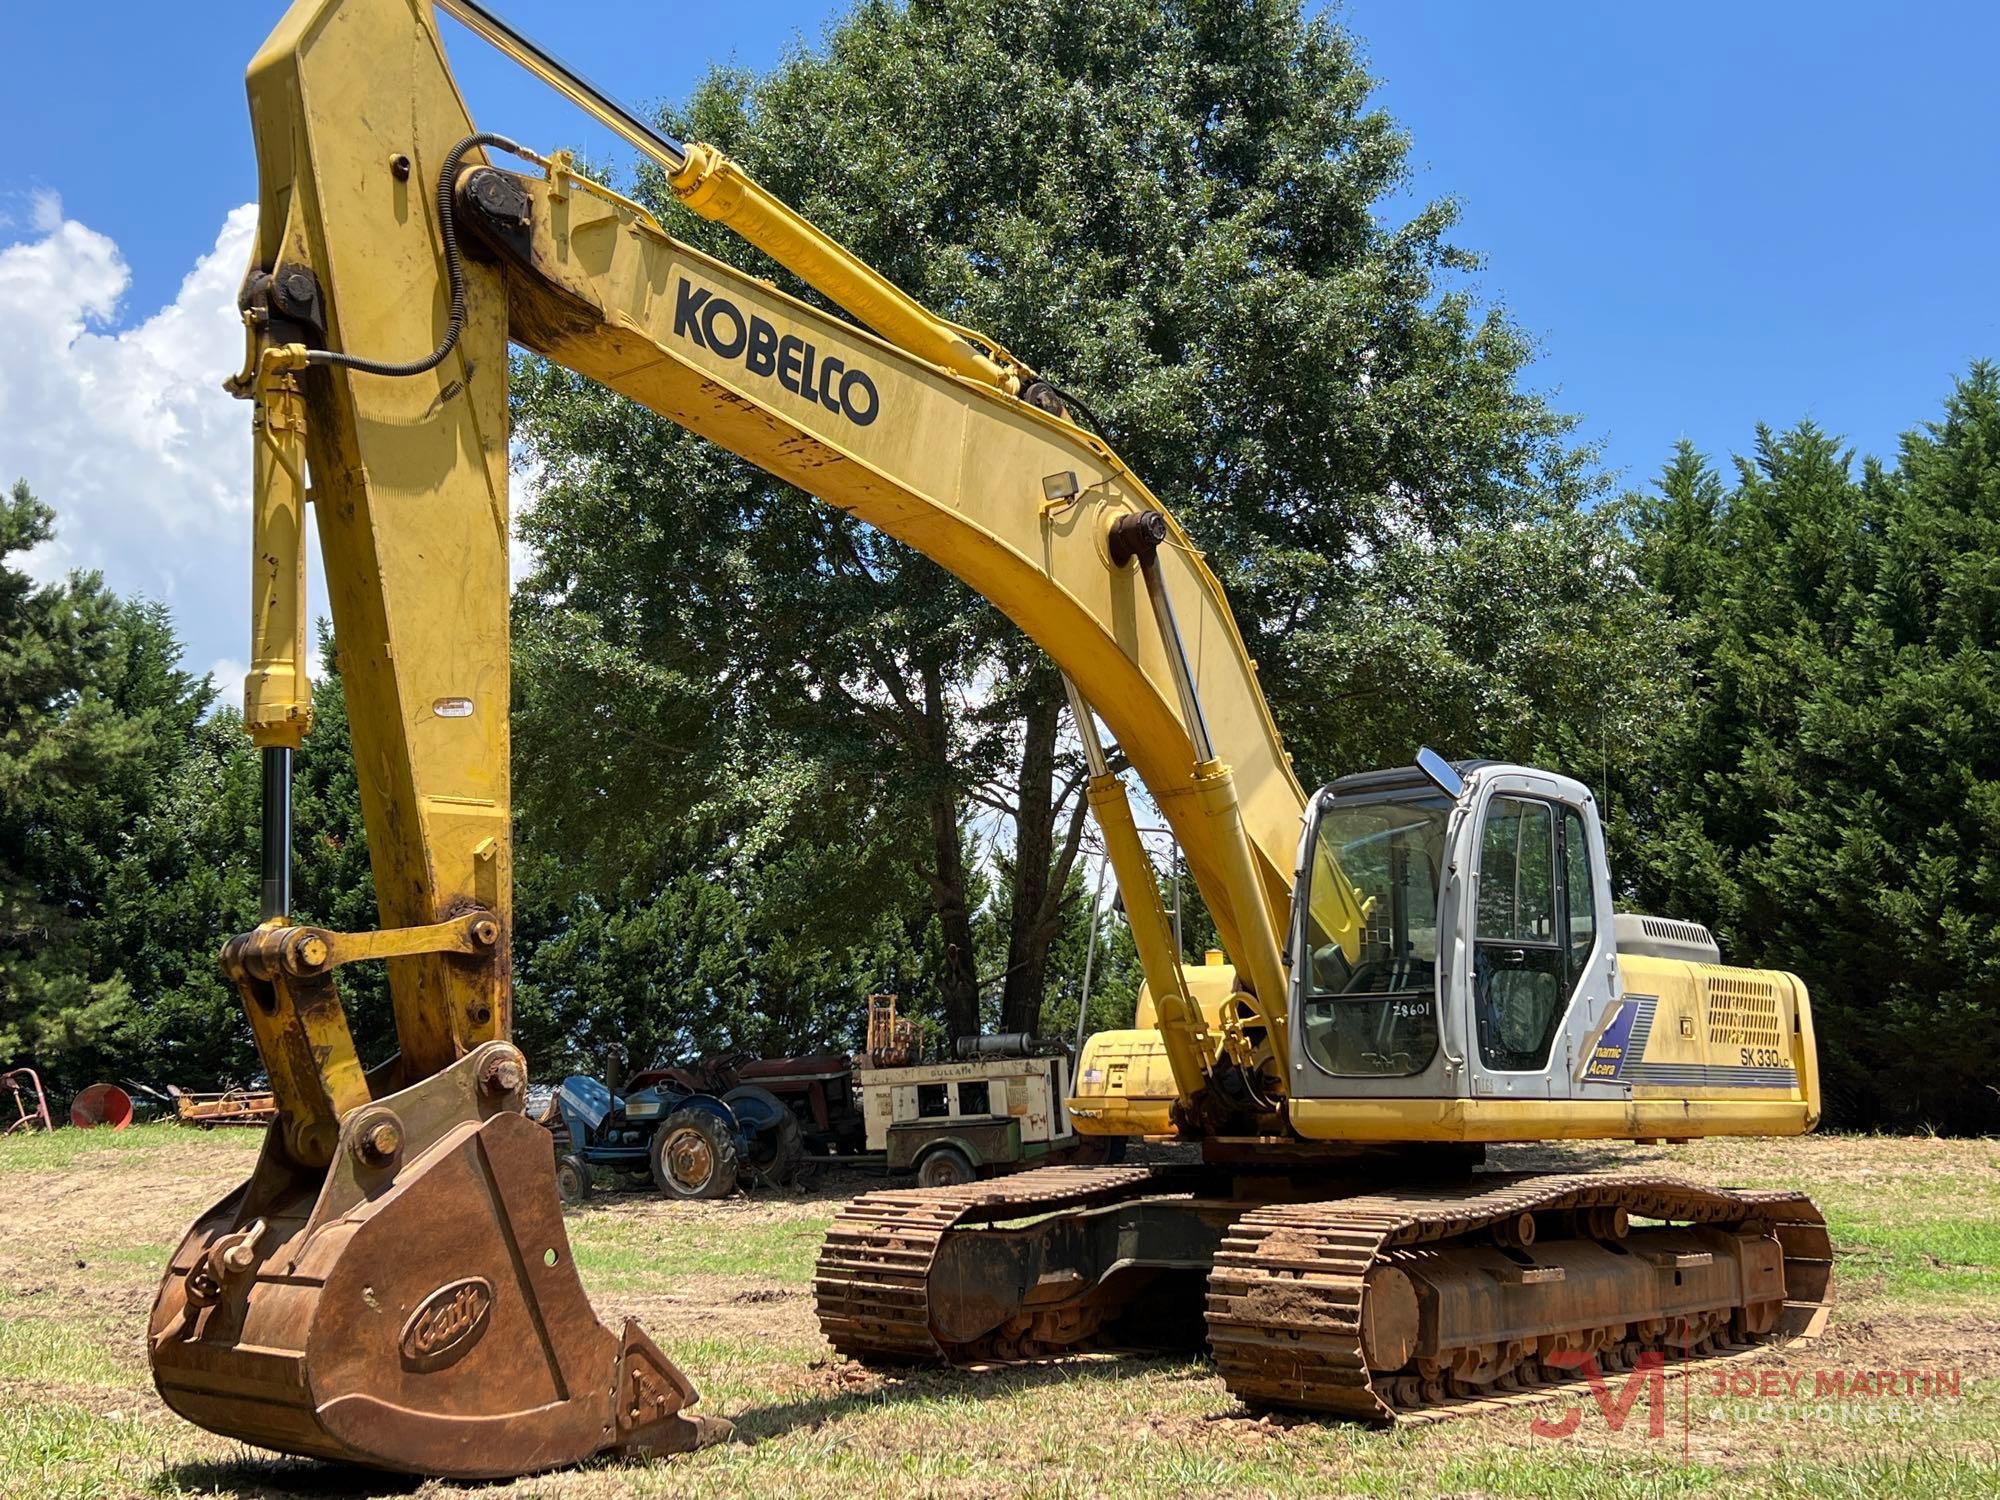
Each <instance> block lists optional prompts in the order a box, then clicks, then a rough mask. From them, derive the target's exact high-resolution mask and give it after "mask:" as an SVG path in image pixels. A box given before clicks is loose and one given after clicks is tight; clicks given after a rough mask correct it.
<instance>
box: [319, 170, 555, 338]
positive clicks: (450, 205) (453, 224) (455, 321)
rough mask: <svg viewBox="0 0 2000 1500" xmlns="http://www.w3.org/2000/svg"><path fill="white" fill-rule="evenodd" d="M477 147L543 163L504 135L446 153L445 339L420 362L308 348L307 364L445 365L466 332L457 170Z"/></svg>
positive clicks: (440, 204) (442, 224)
mask: <svg viewBox="0 0 2000 1500" xmlns="http://www.w3.org/2000/svg"><path fill="white" fill-rule="evenodd" d="M480 146H492V147H494V148H495V149H496V150H500V151H505V152H506V153H507V154H508V155H510V156H518V157H520V158H521V159H522V160H524V161H532V162H537V163H539V162H541V161H542V158H541V157H540V156H537V155H536V154H535V153H534V152H532V151H530V150H528V149H527V148H526V147H525V146H522V145H519V144H518V143H516V142H515V141H512V140H510V139H509V138H508V137H506V136H504V135H496V134H494V133H493V132H492V131H480V132H478V133H477V134H474V135H469V136H467V137H466V138H465V139H464V140H462V141H460V142H459V143H458V144H457V145H456V146H453V147H452V148H451V150H449V151H447V152H446V153H445V157H444V168H443V170H441V171H440V172H439V173H438V183H437V214H438V234H439V236H440V237H441V238H442V239H443V240H444V268H445V274H446V275H447V276H448V277H449V278H450V279H451V325H450V326H449V327H448V328H446V329H445V331H444V338H443V339H442V340H441V341H439V343H438V346H437V348H435V349H433V350H432V351H431V352H430V353H429V354H428V355H427V356H425V357H424V358H423V359H417V360H411V361H410V362H409V363H407V364H393V363H390V362H388V361H384V360H377V359H365V358H363V357H362V356H361V355H359V354H342V353H340V352H338V351H337V350H333V349H309V350H307V351H306V363H307V364H309V365H325V366H334V367H337V368H339V369H343V370H354V371H358V372H359V373H361V374H363V375H387V376H390V377H394V378H401V377H404V376H410V375H421V374H423V373H424V372H425V371H427V370H435V369H436V368H437V367H438V366H439V365H441V364H443V363H444V360H445V356H446V355H448V354H450V353H451V351H452V350H453V349H455V348H457V347H458V339H459V335H460V334H462V333H464V332H465V264H464V262H463V260H462V259H461V257H460V255H459V250H458V223H457V214H458V193H457V188H458V169H459V167H460V165H461V164H462V163H463V162H464V160H465V153H466V152H468V151H471V150H473V149H474V148H476V147H480Z"/></svg>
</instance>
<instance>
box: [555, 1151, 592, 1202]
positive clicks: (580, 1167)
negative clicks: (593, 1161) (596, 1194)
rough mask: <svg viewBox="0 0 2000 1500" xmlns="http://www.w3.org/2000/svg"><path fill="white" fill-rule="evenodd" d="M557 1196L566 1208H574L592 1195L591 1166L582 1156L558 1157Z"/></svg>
mask: <svg viewBox="0 0 2000 1500" xmlns="http://www.w3.org/2000/svg"><path fill="white" fill-rule="evenodd" d="M556 1196H557V1197H558V1198H560V1199H562V1201H563V1205H564V1207H566V1208H574V1207H576V1205H577V1204H579V1203H582V1202H583V1201H584V1200H585V1199H587V1198H588V1197H589V1196H590V1168H589V1167H588V1166H586V1165H585V1164H584V1160H583V1158H582V1157H580V1156H571V1155H567V1154H566V1155H563V1156H558V1157H557V1158H556Z"/></svg>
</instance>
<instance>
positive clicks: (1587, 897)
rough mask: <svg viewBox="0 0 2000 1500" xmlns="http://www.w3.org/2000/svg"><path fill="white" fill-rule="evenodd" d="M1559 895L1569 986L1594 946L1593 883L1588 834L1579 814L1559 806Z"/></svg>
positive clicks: (1577, 980)
mask: <svg viewBox="0 0 2000 1500" xmlns="http://www.w3.org/2000/svg"><path fill="white" fill-rule="evenodd" d="M1562 842H1563V896H1564V898H1565V905H1566V906H1567V908H1568V912H1569V987H1570V990H1571V992H1572V993H1574V992H1575V990H1576V987H1577V985H1578V984H1579V983H1580V982H1581V981H1582V979H1583V971H1584V967H1585V966H1586V965H1587V964H1589V962H1590V952H1591V949H1593V948H1595V947H1596V946H1597V882H1596V881H1595V880H1593V879H1591V875H1590V836H1589V835H1588V834H1587V833H1586V832H1585V831H1584V827H1583V815H1582V814H1581V813H1579V812H1578V811H1577V810H1576V809H1575V808H1573V807H1565V808H1564V809H1563V819H1562Z"/></svg>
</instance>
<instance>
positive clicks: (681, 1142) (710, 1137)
mask: <svg viewBox="0 0 2000 1500" xmlns="http://www.w3.org/2000/svg"><path fill="white" fill-rule="evenodd" d="M652 1161H653V1186H654V1187H656V1188H658V1189H659V1190H660V1191H661V1192H662V1193H664V1194H666V1196H667V1197H669V1198H726V1197H728V1196H729V1194H731V1193H733V1192H734V1191H735V1190H736V1141H735V1139H734V1137H733V1133H732V1132H731V1131H730V1129H729V1127H728V1125H726V1124H725V1123H724V1122H723V1121H722V1120H721V1119H720V1118H719V1117H718V1116H716V1115H713V1114H710V1113H709V1112H708V1111H707V1110H705V1109H683V1110H677V1111H675V1112H674V1113H673V1114H670V1115H668V1116H667V1117H666V1119H664V1120H662V1121H661V1122H660V1128H659V1129H658V1130H656V1131H654V1132H653V1150H652Z"/></svg>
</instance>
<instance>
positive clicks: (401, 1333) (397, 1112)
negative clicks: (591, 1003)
mask: <svg viewBox="0 0 2000 1500" xmlns="http://www.w3.org/2000/svg"><path fill="white" fill-rule="evenodd" d="M524 1078H525V1072H524V1069H523V1066H522V1060H521V1054H520V1053H519V1052H518V1051H516V1050H515V1049H514V1048H513V1047H512V1046H511V1045H510V1044H508V1043H506V1042H499V1041H496V1042H488V1043H486V1044H485V1045H484V1046H482V1047H480V1048H478V1049H477V1050H475V1051H474V1052H472V1053H470V1054H469V1055H468V1056H466V1057H464V1058H462V1059H461V1060H460V1061H459V1062H457V1063H455V1064H454V1065H453V1066H451V1067H450V1068H448V1069H446V1070H445V1071H443V1072H441V1073H438V1074H436V1075H434V1076H433V1077H430V1078H427V1079H425V1080H424V1081H423V1082H422V1083H419V1084H417V1085H416V1086H415V1087H413V1088H409V1089H406V1090H404V1091H402V1092H401V1093H397V1094H392V1095H389V1096H387V1097H385V1098H382V1099H379V1100H377V1101H375V1102H374V1103H371V1104H368V1105H365V1106H363V1107H362V1108H360V1109H356V1110H353V1111H351V1112H350V1113H349V1114H348V1115H347V1117H346V1118H345V1119H344V1120H343V1121H342V1122H341V1126H340V1137H339V1142H338V1145H337V1147H336V1148H335V1150H334V1152H333V1157H332V1162H331V1164H330V1165H329V1166H328V1167H326V1168H324V1169H321V1170H313V1169H307V1168H301V1167H300V1166H298V1165H296V1164H295V1163H294V1162H293V1161H292V1160H291V1158H290V1157H289V1156H288V1155H287V1153H286V1151H285V1149H284V1146H283V1143H282V1137H281V1135H280V1133H279V1132H280V1130H281V1128H282V1122H281V1123H280V1125H274V1126H273V1127H272V1130H271V1133H270V1134H269V1135H267V1136H266V1138H265V1141H264V1149H263V1154H262V1156H261V1157H260V1158H259V1159H258V1163H257V1168H256V1171H255V1173H254V1174H253V1175H252V1176H251V1178H250V1180H249V1182H247V1183H245V1184H244V1185H243V1186H242V1187H240V1188H238V1189H237V1190H236V1191H235V1192H233V1193H231V1194H230V1195H229V1196H228V1197H227V1198H225V1199H223V1200H222V1202H220V1203H219V1204H217V1205H216V1206H215V1207H214V1208H213V1209H211V1210H209V1212H207V1213H206V1214H204V1215H202V1217H201V1218H200V1219H199V1220H198V1221H196V1223H195V1225H194V1227H193V1228H192V1229H191V1230H190V1231H189V1232H188V1235H187V1238H186V1239H185V1240H184V1241H183V1242H182V1244H181V1247H180V1249H179V1250H177V1251H176V1252H175V1254H174V1258H173V1263H172V1264H171V1265H170V1266H169V1267H168V1270H167V1275H166V1279H165V1280H164V1281H163V1282H162V1283H161V1285H160V1291H159V1295H158V1297H157V1298H156V1300H155V1301H154V1304H153V1315H152V1322H151V1325H150V1329H149V1343H150V1350H151V1355H152V1364H153V1380H154V1383H155V1384H156V1385H157V1386H158V1387H159V1391H160V1395H161V1397H162V1398H163V1399H164V1400H165V1401H166V1403H167V1405H169V1406H171V1407H172V1408H173V1409H174V1410H175V1411H177V1412H179V1413H180V1414H181V1415H182V1416H184V1417H186V1418H187V1419H188V1420H189V1421H191V1422H195V1423H198V1424H199V1425H201V1426H203V1427H206V1428H208V1429H209V1430H210V1431H212V1432H218V1433H221V1434H222V1435H224V1436H225V1437H232V1438H237V1439H240V1440H241V1441H243V1442H246V1443H251V1444H254V1445H256V1446H258V1447H264V1448H275V1449H278V1450H281V1451H283V1452H286V1453H298V1454H306V1455H311V1456H315V1457H319V1458H326V1459H334V1460H339V1461H344V1462H348V1463H357V1464H367V1465H372V1466H374V1467H377V1468H382V1469H393V1470H397V1471H401V1472H405V1473H412V1474H427V1475H437V1476H442V1477H450V1478H461V1479H479V1478H498V1477H509V1476H514V1475H519V1474H528V1473H533V1472H535V1471H537V1470H541V1469H551V1468H559V1467H563V1466H566V1465H570V1464H575V1463H580V1462H582V1461H583V1460H585V1459H588V1458H590V1457H592V1456H594V1455H596V1454H600V1453H609V1454H615V1455H624V1456H633V1457H642V1456H649V1455H655V1454H668V1453H680V1452H686V1451H688V1450H691V1449H694V1448H697V1447H701V1446H703V1445H704V1444H706V1443H709V1442H713V1441H716V1440H717V1439H719V1438H720V1437H723V1436H726V1435H727V1433H728V1431H729V1427H728V1424H727V1423H725V1422H719V1421H715V1420H712V1419H709V1418H705V1417H699V1416H695V1415H693V1414H692V1413H690V1412H689V1411H688V1408H689V1407H691V1406H693V1405H694V1403H695V1400H696V1396H695V1391H694V1388H693V1386H691V1385H690V1384H689V1383H688V1380H687V1377H686V1376H684V1375H683V1374H682V1373H681V1372H680V1370H679V1369H677V1368H676V1367H675V1366H674V1364H673V1363H672V1361H670V1360H668V1359H667V1358H666V1356H665V1355H663V1354H662V1353H661V1352H660V1351H659V1350H658V1349H657V1348H655V1347H654V1345H653V1342H652V1340H651V1339H649V1338H647V1336H646V1334H645V1333H644V1332H643V1331H642V1330H641V1329H640V1327H639V1325H638V1324H637V1323H635V1322H632V1321H629V1320H628V1321H627V1322H626V1324H625V1327H624V1329H623V1331H622V1332H620V1333H617V1334H614V1333H613V1332H612V1331H611V1330H610V1329H608V1328H606V1327H605V1326H604V1325H603V1324H602V1323H600V1322H599V1321H598V1319H597V1315H596V1313H595V1312H594V1311H593V1310H592V1308H591V1306H590V1300H589V1298H588V1297H587V1296H586V1295H585V1294H584V1290H583V1283H582V1282H581V1281H580V1280H579V1279H578V1277H577V1273H576V1266H575V1264H574V1262H573V1261H572V1259H571V1256H570V1247H569V1236H568V1235H567V1233H565V1231H564V1228H563V1220H562V1209H561V1205H560V1204H559V1203H558V1202H557V1199H556V1190H555V1153H554V1146H553V1143H552V1141H551V1139H550V1137H549V1133H548V1132H547V1131H546V1130H544V1129H543V1128H542V1127H541V1126H539V1125H537V1124H535V1123H534V1122H533V1121H531V1120H529V1119H527V1118H526V1117H525V1116H524V1115H523V1114H522V1113H521V1106H522V1084H523V1080H524Z"/></svg>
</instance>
